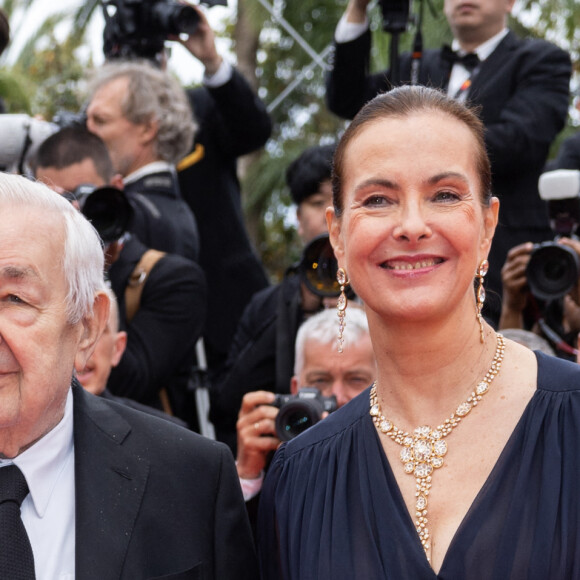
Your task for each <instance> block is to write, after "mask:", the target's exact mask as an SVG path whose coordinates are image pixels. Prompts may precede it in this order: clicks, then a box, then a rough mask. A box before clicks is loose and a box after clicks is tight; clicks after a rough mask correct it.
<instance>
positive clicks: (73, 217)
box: [0, 173, 106, 324]
mask: <svg viewBox="0 0 580 580" xmlns="http://www.w3.org/2000/svg"><path fill="white" fill-rule="evenodd" d="M1 206H11V207H22V208H34V209H37V210H40V211H41V212H43V214H44V215H45V216H46V219H49V216H50V218H52V217H53V216H60V217H58V218H57V219H60V220H62V223H63V226H64V248H63V250H64V251H63V254H62V256H55V260H58V262H59V264H60V265H61V267H62V270H63V274H64V277H65V281H66V284H67V286H68V291H67V296H66V312H67V317H68V321H69V322H70V323H71V324H76V323H78V322H80V321H81V320H82V319H83V318H85V317H87V316H89V315H90V314H92V311H93V302H94V298H95V294H96V292H98V291H100V290H104V289H105V287H106V286H105V280H104V253H103V246H102V244H101V240H100V238H99V235H98V234H97V232H96V230H95V229H94V228H93V226H92V225H91V224H90V223H89V221H88V220H87V219H86V218H85V217H84V216H83V215H82V214H81V213H80V212H79V211H78V210H76V209H75V208H74V207H73V206H72V205H71V204H70V203H69V202H68V201H67V200H66V199H65V198H63V197H62V196H61V195H59V194H58V193H56V192H54V191H53V190H52V189H49V188H48V187H47V186H46V185H44V184H42V183H40V182H34V181H30V180H29V179H26V178H25V177H22V176H20V175H9V174H7V173H0V207H1ZM22 234H23V236H25V235H34V232H23V233H22Z"/></svg>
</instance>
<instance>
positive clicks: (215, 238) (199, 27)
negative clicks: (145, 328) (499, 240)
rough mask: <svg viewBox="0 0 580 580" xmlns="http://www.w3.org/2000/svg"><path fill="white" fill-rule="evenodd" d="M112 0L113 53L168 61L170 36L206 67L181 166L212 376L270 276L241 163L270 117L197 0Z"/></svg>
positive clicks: (191, 93) (192, 101) (214, 0)
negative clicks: (244, 194)
mask: <svg viewBox="0 0 580 580" xmlns="http://www.w3.org/2000/svg"><path fill="white" fill-rule="evenodd" d="M109 2H110V3H111V4H113V5H114V6H115V7H116V9H117V10H116V11H115V14H114V16H109V15H108V12H107V10H106V9H105V10H104V14H105V19H106V25H105V32H104V37H105V56H106V57H107V58H109V59H112V58H125V59H127V58H133V59H134V58H140V59H148V60H150V61H152V62H154V63H156V64H157V65H159V66H161V68H164V67H165V66H166V64H167V60H166V59H167V51H166V50H165V44H166V42H167V41H168V40H169V41H175V42H179V43H180V44H182V45H183V46H184V47H185V49H186V50H187V51H188V52H189V53H190V54H191V55H192V56H193V57H194V58H195V59H197V60H198V61H199V62H200V63H201V64H202V65H203V66H204V69H205V71H204V72H205V74H204V77H203V85H202V86H201V87H197V88H195V89H189V90H187V91H186V94H187V99H188V100H189V105H190V107H191V109H192V110H193V114H194V116H195V118H196V122H197V130H196V133H195V136H194V140H193V143H192V142H191V141H190V142H189V143H188V146H189V149H188V150H187V151H186V152H185V153H184V155H185V156H184V158H182V159H181V160H180V162H179V163H178V165H177V169H178V178H179V186H180V189H181V195H182V196H183V198H184V200H185V201H186V203H187V205H188V206H189V207H190V208H191V210H192V211H193V214H194V216H195V218H196V220H197V225H198V230H199V240H200V249H199V263H200V265H201V266H202V268H203V270H204V272H205V275H206V278H207V283H208V288H209V293H208V305H207V308H208V314H207V320H208V323H207V326H206V329H205V332H204V344H205V350H206V355H207V362H208V367H209V373H210V379H212V378H213V375H215V374H216V373H217V372H218V371H219V370H220V369H221V367H222V366H223V364H224V363H225V360H226V357H227V353H228V350H229V348H230V343H231V341H232V338H233V335H234V332H235V330H236V327H237V325H238V322H239V320H240V317H241V315H242V312H243V309H244V308H245V307H246V305H247V304H248V302H249V300H250V298H251V297H252V295H253V294H254V293H256V292H258V291H259V290H261V289H263V288H265V287H267V286H268V284H269V281H268V278H267V276H266V273H265V271H264V268H263V266H262V264H261V262H260V259H259V258H258V255H257V253H256V251H255V250H254V248H253V247H252V244H251V242H250V239H249V236H248V233H247V231H246V227H245V223H244V215H243V210H242V203H241V192H240V184H239V181H238V174H237V166H238V159H239V158H240V157H241V156H243V155H246V154H248V153H251V152H253V151H256V150H258V149H260V148H261V147H262V146H263V145H264V144H265V143H266V141H267V140H268V138H269V137H270V134H271V131H272V123H271V120H270V116H269V115H268V112H267V110H266V107H265V105H264V103H263V102H262V101H261V100H260V99H259V98H258V97H257V96H256V94H255V92H254V90H253V89H252V87H251V86H250V84H249V83H248V82H247V81H246V80H245V79H244V77H243V76H242V75H241V74H240V73H239V71H237V70H236V69H235V68H234V67H233V66H231V65H230V64H229V63H228V62H227V61H226V60H224V59H223V58H222V56H221V55H220V54H219V53H218V51H217V48H216V43H215V35H214V32H213V30H212V28H211V26H210V25H209V23H208V20H207V18H206V16H205V14H204V11H203V10H202V9H201V8H200V7H199V6H192V5H189V4H187V3H185V2H184V3H174V2H169V1H167V0H152V1H147V2H145V1H135V2H133V1H129V0H109ZM204 4H207V5H210V6H213V5H216V4H223V5H225V4H226V2H225V1H224V0H207V1H206V2H204Z"/></svg>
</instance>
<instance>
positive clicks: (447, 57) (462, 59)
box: [441, 44, 480, 72]
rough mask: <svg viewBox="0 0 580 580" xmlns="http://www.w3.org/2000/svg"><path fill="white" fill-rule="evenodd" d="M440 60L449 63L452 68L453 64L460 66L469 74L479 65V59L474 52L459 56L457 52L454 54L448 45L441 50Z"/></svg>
mask: <svg viewBox="0 0 580 580" xmlns="http://www.w3.org/2000/svg"><path fill="white" fill-rule="evenodd" d="M441 58H442V59H443V60H444V61H446V62H448V63H450V64H451V66H453V65H454V64H455V63H460V64H462V65H463V66H464V67H465V68H466V69H467V70H468V71H469V72H471V71H473V69H474V68H476V67H477V66H478V65H479V63H480V60H479V57H478V56H477V54H475V52H469V53H467V54H464V55H463V56H460V55H459V54H458V53H457V52H455V51H454V50H453V49H452V48H451V47H450V46H449V45H448V44H445V45H443V47H442V48H441Z"/></svg>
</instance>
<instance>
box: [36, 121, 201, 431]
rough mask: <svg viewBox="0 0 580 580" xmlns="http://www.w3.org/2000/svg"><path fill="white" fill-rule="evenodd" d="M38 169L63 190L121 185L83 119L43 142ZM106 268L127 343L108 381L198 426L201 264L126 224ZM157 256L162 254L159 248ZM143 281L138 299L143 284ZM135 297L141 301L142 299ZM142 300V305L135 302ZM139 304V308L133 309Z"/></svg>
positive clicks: (44, 178)
mask: <svg viewBox="0 0 580 580" xmlns="http://www.w3.org/2000/svg"><path fill="white" fill-rule="evenodd" d="M35 176H36V177H37V178H38V179H40V180H42V181H44V182H45V183H47V184H48V185H49V186H50V187H51V188H53V189H55V190H56V191H58V192H59V193H63V192H65V191H68V192H72V191H75V189H76V188H77V187H78V186H79V185H81V184H91V185H93V186H98V187H102V186H106V185H115V186H117V187H121V188H122V183H119V182H120V178H119V176H118V175H114V174H113V167H112V164H111V160H110V157H109V155H108V153H107V148H106V147H105V145H104V143H103V142H102V140H101V139H99V137H97V136H96V135H94V134H91V133H89V132H88V131H86V130H85V129H81V128H79V127H68V128H65V129H61V130H60V131H59V132H58V133H55V134H54V135H51V136H50V137H49V138H48V139H46V141H44V142H43V143H42V145H41V146H40V147H39V149H38V152H37V156H36V162H35ZM106 255H107V274H108V277H109V280H110V282H111V287H112V290H113V292H114V293H115V295H116V297H117V301H118V304H119V319H120V327H121V329H122V330H124V331H127V335H128V339H127V348H126V350H125V353H124V355H123V357H122V358H121V360H120V362H119V364H118V365H116V366H115V368H113V369H112V371H111V374H110V376H109V378H108V381H107V384H108V388H109V389H110V391H111V392H112V393H113V394H114V395H117V396H123V397H128V398H130V399H133V400H135V401H138V402H140V403H143V404H146V405H149V406H151V407H156V408H162V406H163V405H162V403H165V405H164V407H165V410H166V411H171V413H172V414H174V415H176V416H178V417H180V418H181V419H183V420H184V421H186V422H187V423H188V424H189V426H190V427H191V428H192V429H195V428H196V426H197V425H196V423H197V417H196V414H195V406H194V405H193V400H192V396H191V393H190V392H189V390H188V379H189V373H190V370H191V366H192V364H193V361H194V356H195V344H196V341H197V339H198V338H199V336H200V335H201V332H202V328H203V323H204V320H205V304H206V285H205V279H204V275H203V272H202V271H201V268H200V267H199V266H198V265H197V264H195V263H194V262H192V261H191V260H188V259H186V258H184V257H182V256H178V255H175V254H169V253H168V254H163V255H159V254H157V257H158V259H157V261H156V262H155V263H154V264H152V266H151V264H150V265H149V269H148V270H147V260H148V259H149V258H148V257H149V256H151V255H152V254H151V252H150V251H149V248H147V247H146V246H144V245H143V244H142V243H141V242H140V241H139V240H138V239H137V238H136V237H135V236H132V235H127V234H126V232H123V235H122V236H121V239H118V240H114V241H112V242H110V243H108V244H107V246H106ZM153 255H154V256H155V254H153ZM137 287H138V288H140V289H141V294H140V297H139V300H138V301H136V300H135V291H136V288H137ZM135 303H136V304H135ZM135 306H137V309H136V310H135ZM130 312H132V314H130Z"/></svg>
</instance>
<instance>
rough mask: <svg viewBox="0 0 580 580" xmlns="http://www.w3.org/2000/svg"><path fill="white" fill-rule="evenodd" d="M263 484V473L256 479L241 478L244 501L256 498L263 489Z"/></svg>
mask: <svg viewBox="0 0 580 580" xmlns="http://www.w3.org/2000/svg"><path fill="white" fill-rule="evenodd" d="M263 482H264V472H263V471H262V472H261V473H260V475H258V477H256V479H244V478H243V477H240V485H241V487H242V494H243V496H244V501H250V500H251V499H252V498H253V497H256V496H257V495H258V494H259V493H260V490H261V489H262V483H263Z"/></svg>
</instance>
